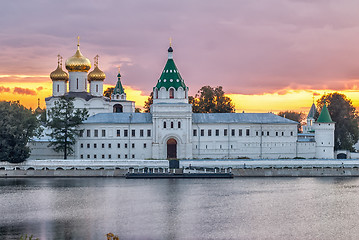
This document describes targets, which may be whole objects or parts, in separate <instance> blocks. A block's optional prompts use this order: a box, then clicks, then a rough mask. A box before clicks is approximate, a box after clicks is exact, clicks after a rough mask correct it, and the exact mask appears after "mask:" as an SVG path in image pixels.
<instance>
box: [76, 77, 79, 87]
mask: <svg viewBox="0 0 359 240" xmlns="http://www.w3.org/2000/svg"><path fill="white" fill-rule="evenodd" d="M76 89H79V79H78V78H76Z"/></svg>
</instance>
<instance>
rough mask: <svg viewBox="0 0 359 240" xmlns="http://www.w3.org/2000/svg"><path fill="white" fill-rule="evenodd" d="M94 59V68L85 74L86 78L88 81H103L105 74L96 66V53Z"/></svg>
mask: <svg viewBox="0 0 359 240" xmlns="http://www.w3.org/2000/svg"><path fill="white" fill-rule="evenodd" d="M94 59H95V60H94V65H95V69H94V70H92V71H91V72H90V73H89V74H88V75H87V79H88V80H89V81H103V80H105V78H106V74H105V73H104V72H102V71H101V70H100V69H99V68H98V55H96V57H95V58H94Z"/></svg>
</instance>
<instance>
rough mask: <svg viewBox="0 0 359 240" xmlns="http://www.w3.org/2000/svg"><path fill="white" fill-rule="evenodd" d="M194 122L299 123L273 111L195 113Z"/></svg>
mask: <svg viewBox="0 0 359 240" xmlns="http://www.w3.org/2000/svg"><path fill="white" fill-rule="evenodd" d="M192 122H193V123H259V124H278V123H280V124H298V123H297V122H295V121H292V120H289V119H286V118H283V117H280V116H278V115H275V114H273V113H193V114H192Z"/></svg>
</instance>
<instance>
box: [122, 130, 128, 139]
mask: <svg viewBox="0 0 359 240" xmlns="http://www.w3.org/2000/svg"><path fill="white" fill-rule="evenodd" d="M123 136H125V137H128V130H127V129H125V130H124V131H123Z"/></svg>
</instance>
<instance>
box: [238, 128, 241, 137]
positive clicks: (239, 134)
mask: <svg viewBox="0 0 359 240" xmlns="http://www.w3.org/2000/svg"><path fill="white" fill-rule="evenodd" d="M238 136H240V137H242V129H238Z"/></svg>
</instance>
